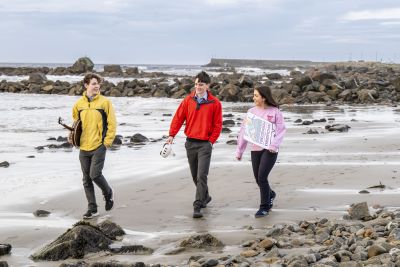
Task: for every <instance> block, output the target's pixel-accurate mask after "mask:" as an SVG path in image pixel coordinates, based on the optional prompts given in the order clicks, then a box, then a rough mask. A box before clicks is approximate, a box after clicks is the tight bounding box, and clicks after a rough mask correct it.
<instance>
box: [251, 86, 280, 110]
mask: <svg viewBox="0 0 400 267" xmlns="http://www.w3.org/2000/svg"><path fill="white" fill-rule="evenodd" d="M254 90H257V92H258V93H259V94H260V95H261V96H262V97H263V98H265V104H266V105H268V106H274V107H277V108H279V105H278V103H276V101H275V99H274V97H273V96H272V93H271V88H269V87H268V86H266V85H260V86H256V87H255V88H254Z"/></svg>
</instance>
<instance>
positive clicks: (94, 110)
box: [72, 73, 116, 219]
mask: <svg viewBox="0 0 400 267" xmlns="http://www.w3.org/2000/svg"><path fill="white" fill-rule="evenodd" d="M100 83H101V77H100V76H99V75H97V74H94V73H89V74H87V75H86V76H85V77H84V78H83V84H84V86H85V88H86V91H85V92H84V93H83V96H82V97H81V98H79V99H78V101H76V103H75V105H74V107H73V108H72V117H73V119H74V121H76V120H78V119H80V120H81V122H82V135H81V139H80V152H79V160H80V163H81V169H82V173H83V188H84V189H85V195H86V199H87V201H88V210H87V212H86V213H85V214H84V215H83V218H84V219H90V218H93V217H95V216H98V214H99V213H98V212H97V204H96V197H95V192H94V186H93V182H94V183H95V184H96V185H97V186H98V187H99V188H100V189H101V191H102V193H103V196H104V200H105V202H106V204H105V209H106V211H109V210H111V209H112V208H113V206H114V192H113V190H112V189H111V187H110V186H109V185H108V183H107V181H106V179H105V178H104V176H103V174H102V170H103V166H104V160H105V158H106V151H107V148H110V147H111V145H112V143H113V141H114V138H115V132H116V119H115V113H114V109H113V106H112V104H111V101H110V100H109V99H107V98H106V97H105V96H102V95H100Z"/></svg>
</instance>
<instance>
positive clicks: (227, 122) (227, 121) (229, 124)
mask: <svg viewBox="0 0 400 267" xmlns="http://www.w3.org/2000/svg"><path fill="white" fill-rule="evenodd" d="M222 125H224V126H227V127H233V126H235V121H234V120H224V121H223V122H222Z"/></svg>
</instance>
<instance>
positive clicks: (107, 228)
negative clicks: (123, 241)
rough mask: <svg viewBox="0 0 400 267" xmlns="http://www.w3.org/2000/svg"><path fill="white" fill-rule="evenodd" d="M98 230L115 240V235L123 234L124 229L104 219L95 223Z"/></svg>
mask: <svg viewBox="0 0 400 267" xmlns="http://www.w3.org/2000/svg"><path fill="white" fill-rule="evenodd" d="M97 226H98V227H99V228H100V230H101V231H102V232H103V233H104V234H105V235H106V236H107V237H109V238H111V239H113V240H116V238H117V236H122V235H125V231H124V230H123V229H122V228H121V226H119V225H118V224H116V223H114V222H112V221H110V220H105V221H103V222H101V223H99V224H98V225H97Z"/></svg>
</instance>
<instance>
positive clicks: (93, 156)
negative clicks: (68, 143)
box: [79, 145, 111, 210]
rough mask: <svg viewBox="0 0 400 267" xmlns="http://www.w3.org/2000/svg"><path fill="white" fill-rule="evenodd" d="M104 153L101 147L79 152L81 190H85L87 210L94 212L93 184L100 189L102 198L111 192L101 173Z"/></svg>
mask: <svg viewBox="0 0 400 267" xmlns="http://www.w3.org/2000/svg"><path fill="white" fill-rule="evenodd" d="M106 151H107V149H106V147H105V146H104V145H101V146H99V147H98V148H97V149H95V150H92V151H83V150H81V151H80V152H79V160H80V162H81V169H82V174H83V177H82V181H83V188H84V189H85V195H86V199H87V201H88V209H90V210H95V209H96V208H97V204H96V196H95V193H94V186H93V182H94V183H95V184H96V185H97V186H98V187H99V188H100V189H101V191H102V193H103V195H104V196H106V195H108V194H110V192H111V188H110V186H109V185H108V183H107V181H106V179H105V178H104V176H103V173H102V171H103V166H104V161H105V159H106Z"/></svg>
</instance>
